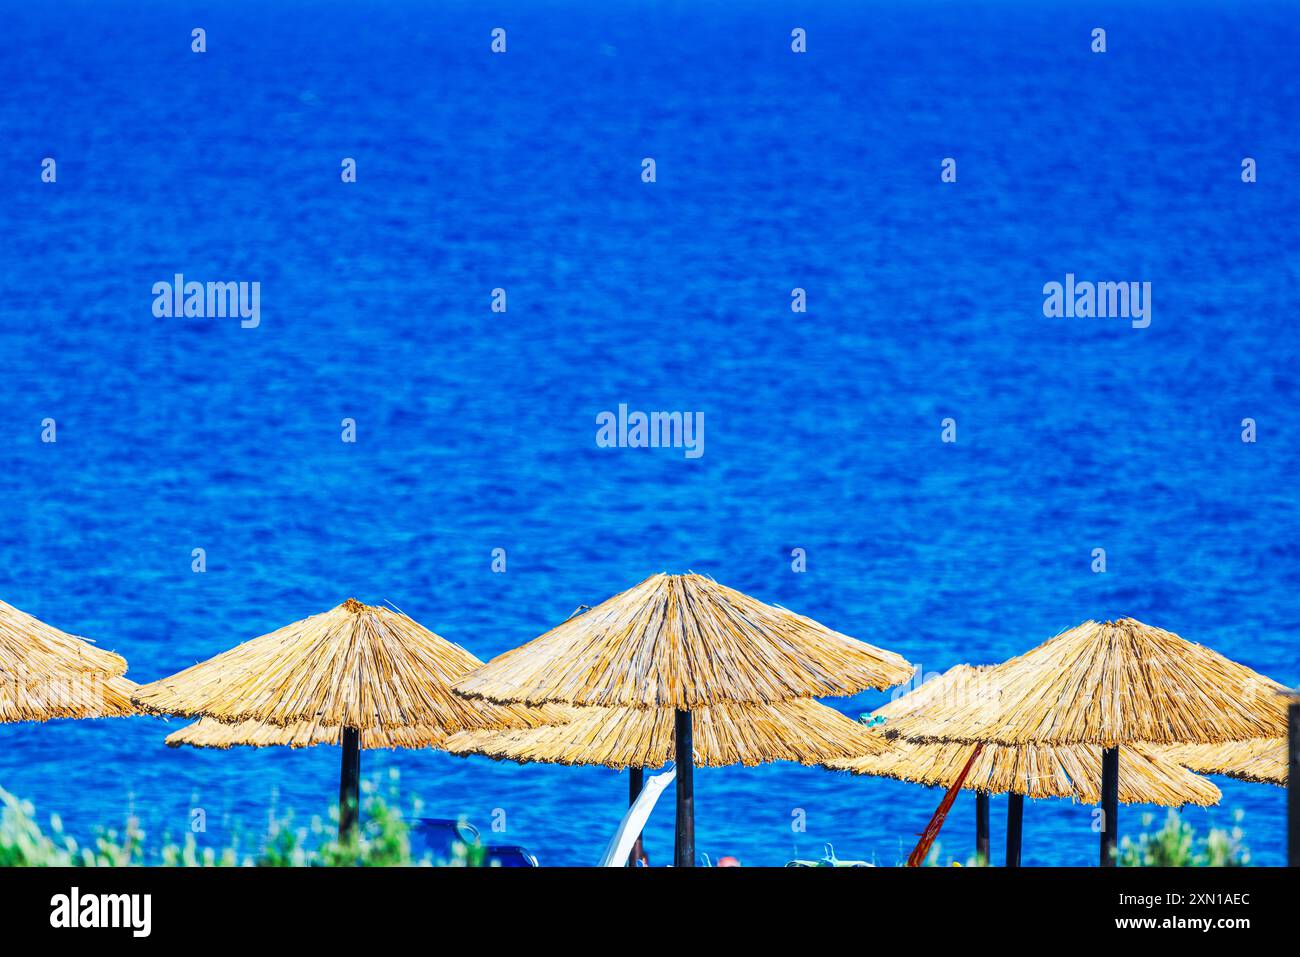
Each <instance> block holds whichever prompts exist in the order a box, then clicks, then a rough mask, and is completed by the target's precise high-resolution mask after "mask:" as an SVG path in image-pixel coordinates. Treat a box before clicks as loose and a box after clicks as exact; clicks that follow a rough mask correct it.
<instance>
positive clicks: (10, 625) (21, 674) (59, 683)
mask: <svg viewBox="0 0 1300 957" xmlns="http://www.w3.org/2000/svg"><path fill="white" fill-rule="evenodd" d="M125 671H126V659H124V658H123V657H122V656H121V655H115V654H113V652H111V651H104V650H103V649H102V648H96V647H95V646H94V645H92V644H90V643H89V642H88V641H87V640H86V639H84V638H78V637H77V636H75V635H70V634H68V633H67V632H65V631H60V630H59V629H57V628H55V627H53V626H52V625H47V624H46V623H45V622H43V621H41V620H40V619H38V618H34V617H32V616H31V615H29V614H27V613H26V612H24V611H20V610H19V609H17V608H15V607H14V606H13V605H9V604H6V603H5V602H2V601H0V722H12V721H47V720H49V719H51V718H109V717H121V716H124V715H128V714H135V713H136V709H135V706H134V705H133V704H132V703H131V697H130V696H131V693H132V691H134V690H135V687H136V686H135V684H134V683H132V682H130V681H128V680H126V679H125V678H123V677H121V675H122V674H123V673H124V672H125Z"/></svg>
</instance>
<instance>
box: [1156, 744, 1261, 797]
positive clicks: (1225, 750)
mask: <svg viewBox="0 0 1300 957" xmlns="http://www.w3.org/2000/svg"><path fill="white" fill-rule="evenodd" d="M1159 753H1160V755H1161V756H1162V757H1164V758H1166V759H1168V760H1170V761H1173V762H1174V763H1176V764H1181V765H1182V766H1183V767H1185V768H1187V769H1188V770H1191V771H1195V772H1197V773H1198V774H1222V775H1223V776H1224V777H1228V778H1236V779H1237V780H1239V781H1250V782H1253V783H1255V784H1280V785H1282V786H1283V787H1285V786H1286V779H1287V769H1286V739H1285V738H1251V739H1250V740H1249V741H1230V742H1227V743H1226V744H1171V745H1166V746H1164V747H1161V748H1160V749H1159Z"/></svg>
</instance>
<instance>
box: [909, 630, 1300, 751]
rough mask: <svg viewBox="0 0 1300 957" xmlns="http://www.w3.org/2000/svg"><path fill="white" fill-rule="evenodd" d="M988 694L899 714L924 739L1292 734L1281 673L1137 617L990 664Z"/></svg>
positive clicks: (1164, 740)
mask: <svg viewBox="0 0 1300 957" xmlns="http://www.w3.org/2000/svg"><path fill="white" fill-rule="evenodd" d="M984 677H985V679H986V680H985V681H982V682H981V685H982V687H983V688H984V693H982V694H979V695H976V696H974V697H973V698H972V700H970V701H968V702H966V703H965V704H964V705H963V706H961V707H957V708H953V709H951V710H948V711H945V712H943V713H940V712H937V711H926V712H925V713H914V714H910V715H907V716H906V717H903V718H900V719H899V720H898V721H897V722H895V723H894V725H893V729H894V730H895V731H896V732H897V733H899V734H901V735H903V736H904V737H908V738H913V739H918V740H939V741H966V742H972V741H986V742H995V743H999V744H1095V745H1100V746H1102V747H1115V746H1117V745H1120V744H1131V743H1136V742H1147V743H1154V744H1214V743H1220V742H1225V741H1240V740H1245V739H1248V738H1257V737H1278V736H1280V735H1283V734H1285V733H1286V731H1285V729H1286V708H1285V705H1284V699H1283V698H1282V697H1281V696H1280V695H1278V694H1277V693H1276V692H1277V690H1278V689H1279V688H1280V687H1281V685H1279V684H1278V683H1277V682H1275V681H1272V680H1271V679H1269V678H1266V677H1264V676H1263V675H1261V674H1258V673H1257V672H1254V671H1251V670H1250V669H1249V668H1247V667H1245V666H1244V665H1240V664H1238V663H1236V662H1234V661H1230V660H1229V659H1227V658H1225V657H1223V656H1222V655H1220V654H1218V653H1217V652H1214V651H1211V650H1210V649H1208V648H1205V647H1203V646H1201V645H1198V644H1194V643H1193V642H1190V641H1186V640H1184V639H1183V638H1180V637H1179V636H1178V635H1175V634H1173V633H1172V632H1168V631H1164V630H1162V629H1160V628H1153V627H1151V626H1150V625H1144V624H1143V623H1142V622H1140V621H1135V620H1133V619H1132V618H1124V619H1121V620H1119V621H1108V622H1104V623H1101V624H1098V623H1097V622H1094V621H1088V622H1084V623H1083V624H1082V625H1079V626H1078V627H1076V628H1071V629H1070V630H1069V631H1066V632H1063V633H1062V634H1060V635H1057V636H1056V637H1055V638H1052V639H1050V640H1049V641H1046V642H1044V643H1043V644H1041V645H1039V646H1038V647H1037V648H1034V649H1033V650H1032V651H1029V652H1027V653H1025V654H1023V655H1021V656H1020V657H1018V658H1012V659H1011V660H1010V661H1007V662H1004V663H1003V664H1001V665H998V666H996V667H995V668H992V669H991V670H990V671H989V672H988V673H987V674H986V675H985V676H984Z"/></svg>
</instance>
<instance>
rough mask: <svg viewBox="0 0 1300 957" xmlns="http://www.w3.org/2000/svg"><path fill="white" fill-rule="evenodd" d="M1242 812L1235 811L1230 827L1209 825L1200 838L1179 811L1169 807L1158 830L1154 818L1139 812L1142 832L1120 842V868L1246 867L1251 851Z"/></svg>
mask: <svg viewBox="0 0 1300 957" xmlns="http://www.w3.org/2000/svg"><path fill="white" fill-rule="evenodd" d="M1244 816H1245V815H1244V814H1243V813H1242V812H1241V811H1240V810H1237V811H1234V812H1233V814H1232V821H1233V824H1232V827H1231V828H1228V829H1226V830H1225V829H1223V828H1217V827H1212V828H1210V829H1209V831H1208V832H1207V833H1206V834H1205V835H1204V836H1203V837H1202V836H1200V835H1198V834H1197V833H1196V829H1195V828H1193V827H1192V825H1190V824H1188V823H1187V822H1186V821H1184V820H1183V819H1182V818H1181V817H1179V816H1178V812H1177V811H1174V810H1170V811H1169V813H1168V815H1166V816H1165V822H1164V824H1163V825H1161V827H1160V829H1159V830H1158V831H1152V830H1151V825H1152V822H1153V818H1152V816H1151V815H1150V814H1143V815H1142V828H1143V830H1142V833H1141V834H1139V835H1138V836H1137V837H1136V838H1135V839H1134V838H1128V837H1125V838H1123V839H1122V840H1121V841H1120V847H1119V864H1120V866H1121V867H1245V866H1247V865H1249V864H1250V850H1249V849H1248V848H1247V847H1246V845H1245V843H1244V842H1243V836H1244V832H1243V831H1242V828H1241V822H1242V819H1243V818H1244Z"/></svg>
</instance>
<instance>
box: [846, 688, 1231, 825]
mask: <svg viewBox="0 0 1300 957" xmlns="http://www.w3.org/2000/svg"><path fill="white" fill-rule="evenodd" d="M995 671H996V669H995V668H994V667H989V666H984V667H972V666H971V665H956V666H954V667H952V668H950V669H949V670H948V671H946V672H944V673H943V675H941V676H939V677H937V678H930V679H929V680H927V681H925V682H924V683H922V684H921V685H920V687H918V688H916V689H915V690H914V691H911V692H909V693H908V694H905V695H902V696H901V697H899V698H896V699H894V700H893V701H891V702H889V703H888V704H886V705H884V706H882V707H880V708H878V709H876V711H875V712H874V713H873V717H877V718H884V719H885V723H884V724H882V725H879V726H878V728H877V730H879V731H880V732H881V733H882V734H883V735H885V736H886V737H887V738H889V739H890V740H891V743H892V744H893V745H894V747H893V748H892V749H891V750H889V751H887V752H885V753H884V754H880V755H875V756H871V755H866V756H863V757H859V758H853V759H850V760H847V761H842V760H841V761H831V762H827V764H826V766H827V767H828V768H830V769H831V770H837V771H852V772H854V773H856V774H872V775H878V776H881V777H891V778H896V779H898V780H900V781H912V782H914V783H917V784H925V785H932V786H933V785H937V786H941V787H944V788H949V787H952V785H953V784H954V783H955V782H956V781H957V779H958V777H960V775H961V772H962V769H963V768H965V767H966V764H967V762H968V761H970V758H971V753H972V752H973V751H974V745H973V744H964V743H949V742H929V743H926V742H919V741H912V740H908V739H906V738H904V737H901V736H900V732H899V730H898V729H899V727H900V726H903V727H905V726H906V725H907V721H906V720H905V719H907V718H908V717H909V716H912V715H929V714H943V713H945V712H946V711H948V710H950V709H953V708H962V707H964V706H966V705H967V704H968V703H969V702H971V701H978V700H981V699H982V698H983V697H984V695H985V690H984V686H985V683H986V682H988V681H989V679H990V676H991V675H993V674H994V672H995ZM1123 758H1124V760H1122V761H1121V762H1120V775H1119V799H1120V800H1121V801H1122V802H1124V803H1125V804H1160V805H1165V806H1169V807H1175V806H1178V805H1182V804H1200V805H1208V804H1214V803H1215V802H1217V801H1218V800H1219V798H1220V794H1219V789H1218V788H1217V787H1215V786H1214V784H1213V783H1212V782H1210V781H1207V780H1205V779H1204V778H1199V777H1197V776H1196V775H1194V774H1191V773H1190V772H1188V771H1186V770H1184V768H1182V767H1181V766H1180V765H1179V764H1178V763H1176V762H1173V761H1168V760H1165V759H1163V758H1161V757H1160V756H1159V754H1158V752H1157V751H1156V749H1155V748H1143V747H1132V748H1126V749H1125V751H1124V754H1123ZM1100 778H1101V748H1100V747H1095V746H1090V745H998V744H989V743H986V744H984V747H983V749H982V750H981V751H980V754H979V757H977V758H976V759H975V762H974V763H973V764H972V765H971V767H970V770H969V771H968V772H967V775H966V778H965V780H964V781H963V783H962V787H963V788H964V789H966V790H971V791H981V792H984V793H989V794H1006V793H1011V794H1023V795H1025V796H1026V797H1032V798H1072V799H1074V800H1076V801H1081V802H1083V803H1085V804H1095V803H1097V802H1098V801H1099V800H1100V797H1101V795H1100V788H1099V787H1098V782H1099V780H1100Z"/></svg>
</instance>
